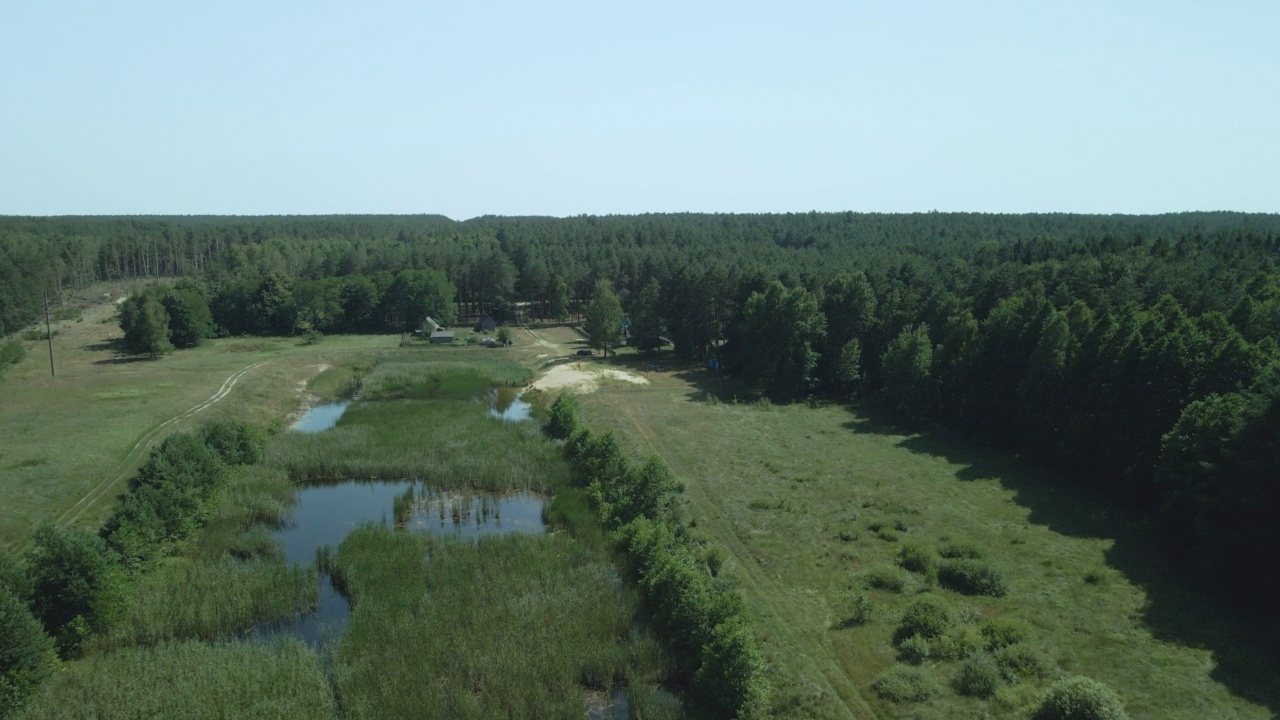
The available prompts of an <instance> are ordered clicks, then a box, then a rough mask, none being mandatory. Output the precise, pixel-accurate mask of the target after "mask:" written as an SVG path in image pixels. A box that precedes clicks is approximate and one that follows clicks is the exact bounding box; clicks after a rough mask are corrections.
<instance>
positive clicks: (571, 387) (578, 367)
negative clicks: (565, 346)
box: [530, 362, 649, 393]
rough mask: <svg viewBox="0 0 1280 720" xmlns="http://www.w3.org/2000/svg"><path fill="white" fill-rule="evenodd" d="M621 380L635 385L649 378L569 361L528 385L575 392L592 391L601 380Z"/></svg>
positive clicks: (647, 381) (598, 385) (537, 388)
mask: <svg viewBox="0 0 1280 720" xmlns="http://www.w3.org/2000/svg"><path fill="white" fill-rule="evenodd" d="M606 379H609V380H621V381H623V382H629V383H633V384H636V385H648V384H649V379H648V378H644V377H640V376H639V375H636V374H634V373H629V372H627V371H626V370H617V369H615V368H606V367H596V366H593V365H589V364H586V363H580V362H576V363H569V364H567V365H557V366H555V367H553V368H551V369H550V370H548V371H547V373H546V374H545V375H543V376H542V377H540V378H538V379H537V380H535V381H534V382H533V384H532V385H531V386H530V389H531V390H568V391H569V392H575V393H589V392H594V391H595V390H598V389H599V388H600V382H601V381H602V380H606Z"/></svg>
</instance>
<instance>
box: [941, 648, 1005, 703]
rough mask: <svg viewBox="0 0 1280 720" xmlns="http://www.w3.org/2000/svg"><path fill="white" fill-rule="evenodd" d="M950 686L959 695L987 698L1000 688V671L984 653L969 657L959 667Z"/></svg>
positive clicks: (993, 661)
mask: <svg viewBox="0 0 1280 720" xmlns="http://www.w3.org/2000/svg"><path fill="white" fill-rule="evenodd" d="M951 686H952V687H954V688H955V689H956V692H958V693H960V694H961V695H967V696H969V697H977V698H989V697H991V696H992V695H994V694H995V693H996V688H998V687H1000V669H999V668H998V667H996V663H995V660H992V659H991V656H990V655H987V654H986V653H978V654H976V655H971V656H969V658H968V659H967V660H965V661H964V663H963V664H962V665H961V666H960V672H958V673H956V676H955V679H953V680H952V682H951Z"/></svg>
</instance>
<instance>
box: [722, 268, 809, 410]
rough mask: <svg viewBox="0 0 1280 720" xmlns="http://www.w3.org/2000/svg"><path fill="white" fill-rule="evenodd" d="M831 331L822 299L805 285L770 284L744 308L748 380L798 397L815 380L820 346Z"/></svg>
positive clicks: (766, 389)
mask: <svg viewBox="0 0 1280 720" xmlns="http://www.w3.org/2000/svg"><path fill="white" fill-rule="evenodd" d="M825 334H826V319H825V318H824V317H823V315H822V313H821V312H819V311H818V301H817V299H816V298H814V296H813V294H812V293H810V292H809V291H808V290H806V289H804V288H803V287H797V288H793V289H788V288H786V287H785V286H784V285H783V284H782V283H780V282H777V281H774V282H771V283H769V285H768V286H767V287H766V288H765V290H764V292H756V293H753V294H752V295H751V296H750V297H749V298H747V301H746V304H745V305H744V306H743V308H742V343H743V346H744V348H746V349H748V352H747V353H746V358H745V360H744V361H743V368H742V375H743V379H744V380H746V381H747V382H748V383H749V384H751V385H753V386H754V387H756V388H758V389H760V390H763V391H765V392H769V393H776V394H780V395H787V396H799V395H803V394H805V393H808V392H810V391H812V390H813V389H814V387H815V385H816V380H817V378H816V376H815V371H816V369H817V365H818V353H817V350H816V347H817V345H818V344H819V343H820V342H821V341H822V339H823V337H824V336H825Z"/></svg>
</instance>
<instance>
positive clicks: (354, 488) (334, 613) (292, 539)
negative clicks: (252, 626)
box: [253, 480, 546, 647]
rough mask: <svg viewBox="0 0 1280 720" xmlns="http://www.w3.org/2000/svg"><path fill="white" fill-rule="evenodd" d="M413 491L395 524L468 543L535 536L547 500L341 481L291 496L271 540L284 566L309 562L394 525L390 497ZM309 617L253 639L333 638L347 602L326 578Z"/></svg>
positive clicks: (405, 483) (318, 641)
mask: <svg viewBox="0 0 1280 720" xmlns="http://www.w3.org/2000/svg"><path fill="white" fill-rule="evenodd" d="M410 488H412V489H413V501H412V505H411V509H412V510H411V512H410V513H408V514H407V515H406V517H405V518H403V523H401V526H402V527H404V528H405V530H407V531H409V532H416V533H428V534H432V535H445V536H451V537H456V538H464V539H474V538H477V537H480V536H481V535H501V534H504V533H517V532H518V533H542V532H545V531H546V525H545V524H544V523H543V521H542V507H543V505H545V504H546V498H544V497H542V496H540V495H535V494H533V493H516V494H510V495H496V494H493V493H477V492H461V491H438V490H433V489H432V488H431V487H430V486H429V485H427V484H426V483H424V482H421V481H416V480H393V481H355V480H351V481H346V482H339V483H328V484H319V485H311V486H307V487H304V488H302V489H300V490H299V491H298V495H297V498H298V502H297V504H296V505H295V506H294V508H293V512H292V513H291V515H290V524H289V525H288V526H287V527H284V528H281V529H280V530H277V531H276V532H275V533H274V535H275V539H276V541H277V542H278V543H279V544H280V546H281V547H282V548H283V549H284V554H285V557H286V558H287V559H288V561H289V562H291V563H297V564H299V565H305V564H308V563H311V562H313V561H315V559H316V550H317V549H318V548H320V547H321V546H324V545H327V546H329V547H331V548H334V549H336V548H337V547H338V544H339V543H341V542H342V539H343V538H345V537H346V536H347V533H349V532H351V530H352V529H353V528H355V527H356V526H358V525H361V524H363V523H368V522H374V523H381V524H384V525H392V524H395V522H396V518H395V516H394V513H395V501H396V498H404V497H407V495H406V493H407V492H408V491H409V490H410ZM319 582H320V587H319V599H318V604H317V606H316V610H315V612H309V613H304V614H302V615H299V616H298V617H295V618H294V619H293V620H290V621H287V622H282V623H274V624H272V625H269V626H263V627H260V628H258V629H256V630H255V631H254V633H253V634H254V636H255V637H260V638H272V637H279V636H283V635H291V636H293V637H297V638H298V639H300V640H303V641H304V642H307V643H309V644H311V645H313V646H317V647H318V646H320V645H323V644H325V643H327V642H329V641H331V640H333V639H334V638H336V637H337V636H338V635H339V634H340V633H341V632H342V629H343V627H344V626H345V625H346V622H347V617H348V616H349V615H350V614H351V605H350V603H348V602H347V599H346V598H345V597H343V596H342V594H341V593H339V592H338V591H337V590H336V589H335V588H334V587H333V584H332V582H331V581H330V578H329V576H328V575H326V574H321V576H320V580H319Z"/></svg>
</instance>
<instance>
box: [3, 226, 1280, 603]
mask: <svg viewBox="0 0 1280 720" xmlns="http://www.w3.org/2000/svg"><path fill="white" fill-rule="evenodd" d="M1278 259H1280V216H1276V215H1246V214H1239V213H1182V214H1174V215H1161V216H1123V215H1112V216H1082V215H1066V214H1037V215H983V214H964V213H921V214H912V215H886V214H857V213H806V214H790V215H715V214H707V215H697V214H688V215H640V216H608V217H588V216H583V217H575V218H562V219H558V218H536V217H528V218H503V217H483V218H476V219H474V220H469V221H466V222H454V221H451V220H448V219H445V218H439V217H430V216H405V217H385V216H334V217H314V218H290V217H280V218H43V219H33V218H7V219H3V220H0V323H3V328H0V329H3V330H4V331H5V332H12V331H13V330H14V329H17V328H19V327H21V326H22V325H23V324H24V323H26V322H30V320H31V319H33V318H34V317H35V311H36V309H37V308H38V307H39V302H40V293H41V291H42V290H48V291H49V292H50V293H51V296H54V297H56V296H57V295H58V294H59V293H60V292H61V293H65V292H68V291H74V290H75V288H79V287H83V285H84V283H86V282H89V281H92V280H97V279H111V278H138V277H143V278H145V277H149V276H151V277H154V276H156V275H160V274H179V275H184V276H187V277H191V278H193V280H198V281H199V282H200V283H202V284H203V288H204V290H205V293H206V296H207V297H208V303H209V309H210V315H211V316H212V318H213V321H214V326H215V332H224V333H228V334H242V333H263V334H289V333H293V332H297V331H299V330H301V329H304V328H315V329H321V330H322V331H324V332H359V331H373V330H378V331H393V330H399V331H404V330H407V329H411V327H410V326H411V324H414V323H416V322H417V321H418V320H420V319H421V318H420V315H425V314H431V315H433V316H435V317H437V319H442V320H445V321H447V320H448V319H449V318H450V317H451V315H450V314H449V313H450V312H451V308H455V307H456V305H455V303H469V304H471V305H473V306H478V307H482V308H486V309H489V310H490V311H493V312H495V313H498V314H501V313H502V311H503V310H504V309H505V308H507V307H508V306H509V304H510V303H511V302H512V301H516V300H532V301H539V302H541V303H544V304H546V305H548V306H550V307H553V308H555V310H554V311H553V313H552V314H555V315H563V314H564V313H565V312H566V311H567V310H568V309H569V308H571V307H577V308H591V307H592V301H593V300H594V299H596V298H597V297H602V298H603V299H602V301H601V302H600V303H596V304H595V306H596V309H600V310H602V312H599V313H596V314H592V313H588V320H589V321H590V323H589V324H591V325H592V330H593V332H597V331H598V332H600V333H605V334H607V335H609V336H610V337H609V338H608V339H609V340H610V343H611V344H612V343H613V342H616V338H615V337H613V335H614V334H615V333H616V332H617V328H616V326H614V325H613V319H614V318H616V317H617V311H616V310H615V308H617V309H620V310H622V311H623V312H625V313H626V315H627V316H628V318H629V320H630V335H631V342H632V343H633V344H636V345H637V346H638V347H642V348H646V349H651V348H657V347H661V346H662V345H663V343H664V342H665V341H670V342H671V343H672V344H673V345H674V352H675V354H676V355H678V356H679V357H681V358H683V359H686V360H689V361H698V362H709V361H711V360H714V361H715V364H716V365H717V366H718V367H720V368H722V369H723V371H725V372H729V373H732V374H734V375H736V376H738V377H740V378H741V379H742V380H743V381H744V383H745V384H746V385H747V386H749V387H751V388H754V389H755V390H756V391H758V392H760V393H763V394H768V395H771V396H774V397H776V398H784V399H785V398H808V397H826V398H831V399H835V400H838V401H854V400H857V401H872V402H875V403H878V404H881V405H883V406H885V407H888V408H891V409H892V410H893V411H895V412H897V413H899V414H900V415H902V416H903V417H906V418H909V419H927V420H929V421H933V422H940V423H944V424H947V425H949V426H952V427H956V428H959V429H961V430H962V431H964V432H967V433H970V434H972V435H974V436H976V437H978V438H980V439H982V440H983V441H985V442H987V443H990V444H995V445H1000V446H1004V447H1008V448H1011V449H1014V450H1017V451H1019V452H1022V453H1024V454H1027V455H1029V456H1031V457H1034V458H1037V459H1039V460H1041V461H1043V462H1046V463H1049V464H1051V465H1053V466H1055V467H1058V468H1062V469H1063V470H1065V471H1067V472H1065V473H1064V475H1065V476H1069V477H1071V478H1074V480H1072V481H1073V482H1077V483H1083V484H1088V485H1090V486H1092V487H1094V488H1097V489H1098V491H1099V492H1106V493H1109V494H1111V495H1113V496H1114V497H1116V498H1118V499H1119V500H1121V501H1123V502H1124V503H1126V504H1128V505H1129V506H1131V507H1133V508H1135V509H1137V510H1139V511H1141V512H1146V513H1149V514H1150V516H1151V517H1152V518H1154V519H1155V520H1157V522H1158V524H1159V526H1160V527H1162V528H1164V529H1165V531H1166V534H1167V537H1168V538H1169V541H1170V542H1169V546H1170V547H1171V548H1172V549H1173V550H1174V551H1175V552H1177V553H1179V554H1180V556H1181V557H1182V558H1183V559H1185V560H1186V564H1187V565H1191V566H1195V567H1197V568H1199V569H1200V570H1201V571H1202V573H1203V575H1204V576H1205V577H1208V578H1211V579H1213V580H1215V581H1217V582H1220V583H1221V584H1223V585H1224V586H1226V587H1227V588H1229V589H1231V590H1232V591H1234V592H1235V593H1236V594H1237V595H1238V596H1240V597H1254V598H1255V599H1258V600H1259V601H1260V602H1261V601H1274V600H1276V599H1280V587H1277V584H1278V583H1280V581H1277V580H1276V579H1274V577H1273V575H1274V574H1272V573H1266V572H1258V571H1256V568H1258V567H1265V566H1267V564H1268V563H1274V561H1275V560H1277V559H1280V531H1277V530H1273V529H1270V528H1271V527H1272V526H1271V524H1270V523H1267V522H1264V521H1263V519H1264V518H1266V517H1268V516H1269V515H1270V514H1274V511H1275V510H1277V509H1280V508H1277V505H1280V492H1277V489H1276V486H1275V480H1274V479H1273V477H1272V476H1273V475H1274V473H1271V472H1270V471H1269V463H1271V462H1272V458H1274V457H1276V454H1275V452H1274V442H1275V440H1274V438H1276V437H1280V432H1277V429H1278V428H1277V414H1280V410H1278V409H1277V408H1278V403H1280V400H1278V399H1277V393H1278V390H1277V386H1278V385H1280V382H1278V381H1277V380H1276V377H1277V374H1280V371H1277V369H1276V367H1277V363H1278V362H1280V360H1278V359H1277V358H1278V357H1280V351H1278V349H1277V340H1276V338H1277V337H1280V271H1278V270H1277V260H1278ZM410 273H416V274H410ZM601 281H606V282H605V283H601ZM175 290H176V288H175ZM178 292H183V291H178ZM190 292H191V293H192V294H195V290H194V289H192V290H190ZM388 298H390V299H388ZM615 298H616V306H615V305H614V300H615ZM189 299H190V298H188V300H189ZM155 300H156V305H158V306H160V307H163V308H164V309H165V311H166V313H168V319H169V322H170V332H171V335H170V337H171V338H172V337H173V334H172V331H173V329H174V328H175V327H177V326H178V325H181V324H182V322H183V321H181V320H174V317H173V316H174V315H175V314H181V310H180V309H179V307H178V306H179V303H178V301H177V300H176V299H173V298H170V299H169V300H168V302H167V304H166V300H165V298H162V297H156V298H155ZM184 302H185V301H184ZM606 305H607V307H605V306H606ZM142 309H143V310H146V308H142ZM195 314H199V313H195ZM195 314H192V316H193V317H194V316H195ZM158 315H159V313H157V312H156V308H155V306H154V305H153V306H151V307H150V311H149V314H148V312H141V313H139V316H140V317H143V318H148V317H152V316H158ZM201 317H203V316H201ZM122 319H123V318H122ZM197 325H199V323H197ZM202 327H203V326H202ZM197 334H198V332H197ZM178 335H180V336H183V337H190V334H189V333H187V334H183V333H178ZM175 344H176V343H175ZM1251 568H1253V569H1251Z"/></svg>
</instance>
